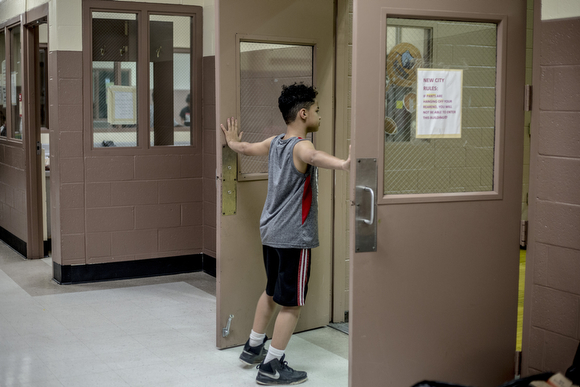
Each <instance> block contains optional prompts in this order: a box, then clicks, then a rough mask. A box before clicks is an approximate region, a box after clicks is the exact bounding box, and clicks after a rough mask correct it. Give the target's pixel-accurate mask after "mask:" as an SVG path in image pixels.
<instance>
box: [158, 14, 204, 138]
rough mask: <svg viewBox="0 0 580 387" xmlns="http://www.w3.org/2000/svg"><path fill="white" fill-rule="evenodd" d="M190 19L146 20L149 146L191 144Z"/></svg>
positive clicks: (163, 17) (165, 16) (177, 17)
mask: <svg viewBox="0 0 580 387" xmlns="http://www.w3.org/2000/svg"><path fill="white" fill-rule="evenodd" d="M191 23H192V21H191V17H189V16H167V15H150V17H149V31H150V32H149V37H150V38H149V39H150V50H149V88H150V90H151V95H150V103H149V127H150V143H151V145H152V146H158V145H177V146H186V145H191V138H192V136H191V131H192V130H194V129H193V125H194V123H195V122H196V120H195V119H194V118H195V117H193V114H194V111H195V110H194V109H192V102H193V101H192V97H191Z"/></svg>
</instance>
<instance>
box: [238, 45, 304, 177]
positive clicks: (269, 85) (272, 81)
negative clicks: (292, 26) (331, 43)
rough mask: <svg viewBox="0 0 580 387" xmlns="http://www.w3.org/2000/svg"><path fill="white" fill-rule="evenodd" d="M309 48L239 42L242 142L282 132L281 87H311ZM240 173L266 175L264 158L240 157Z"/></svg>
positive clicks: (262, 138) (266, 167) (253, 140)
mask: <svg viewBox="0 0 580 387" xmlns="http://www.w3.org/2000/svg"><path fill="white" fill-rule="evenodd" d="M312 74H313V48H312V46H302V45H292V44H272V43H257V42H240V128H241V130H242V131H243V132H244V135H243V140H244V141H248V142H259V141H263V140H265V139H267V138H268V137H271V136H274V135H278V134H281V133H284V132H286V124H285V122H284V119H283V118H282V113H280V110H279V108H278V97H279V96H280V93H281V92H282V86H283V85H291V84H294V83H301V82H302V83H304V84H306V85H312V81H313V79H312ZM239 169H240V173H241V174H242V175H243V174H267V173H268V157H267V156H263V157H262V156H260V157H249V156H241V157H240V167H239Z"/></svg>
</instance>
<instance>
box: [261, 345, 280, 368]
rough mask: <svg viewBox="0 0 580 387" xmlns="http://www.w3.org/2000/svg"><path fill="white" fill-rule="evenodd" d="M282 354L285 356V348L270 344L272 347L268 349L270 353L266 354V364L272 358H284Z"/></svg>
mask: <svg viewBox="0 0 580 387" xmlns="http://www.w3.org/2000/svg"><path fill="white" fill-rule="evenodd" d="M282 356H284V350H283V349H276V348H274V347H272V346H271V345H270V348H269V349H268V354H267V355H266V358H265V359H264V364H266V363H268V362H269V361H270V360H273V359H278V360H280V359H281V358H282Z"/></svg>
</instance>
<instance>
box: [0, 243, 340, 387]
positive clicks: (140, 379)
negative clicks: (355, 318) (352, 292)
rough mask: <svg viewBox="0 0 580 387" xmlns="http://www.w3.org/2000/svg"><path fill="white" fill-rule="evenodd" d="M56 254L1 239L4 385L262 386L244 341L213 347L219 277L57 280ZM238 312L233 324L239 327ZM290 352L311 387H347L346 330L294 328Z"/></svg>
mask: <svg viewBox="0 0 580 387" xmlns="http://www.w3.org/2000/svg"><path fill="white" fill-rule="evenodd" d="M51 270H52V264H51V262H50V259H44V260H36V261H27V260H25V259H23V258H22V257H21V256H20V255H19V254H17V253H15V252H14V251H13V250H12V249H11V248H10V247H8V246H7V245H6V244H4V242H2V241H0V386H1V387H12V386H27V387H32V386H38V387H41V386H42V387H56V386H58V387H73V386H75V387H76V386H78V387H92V386H107V387H115V386H156V387H165V386H176V387H177V386H206V385H208V384H209V383H210V382H211V385H213V386H254V385H256V383H255V376H256V370H255V369H253V368H244V367H242V364H241V363H240V362H239V360H238V355H239V352H240V350H241V349H240V347H237V348H232V349H228V350H223V351H220V350H217V349H216V347H215V313H216V298H215V279H214V278H213V277H211V276H209V275H207V274H205V273H190V274H181V275H174V276H165V277H152V278H143V279H134V280H124V281H113V282H100V283H90V284H83V285H66V286H64V285H63V286H61V285H57V284H56V283H54V282H53V281H52V280H51ZM235 327H236V321H235V318H234V320H233V323H232V329H235ZM287 355H288V356H287V358H288V360H289V363H290V365H291V366H292V367H294V368H296V369H300V370H306V371H307V372H308V376H309V381H308V382H307V383H308V385H309V386H311V387H316V386H333V387H334V386H346V385H348V382H347V375H348V336H347V335H345V334H343V333H341V332H338V331H336V330H334V329H331V328H328V327H327V328H321V329H316V330H313V331H308V332H303V333H299V334H296V335H295V336H294V337H293V338H292V340H291V341H290V344H289V347H288V350H287Z"/></svg>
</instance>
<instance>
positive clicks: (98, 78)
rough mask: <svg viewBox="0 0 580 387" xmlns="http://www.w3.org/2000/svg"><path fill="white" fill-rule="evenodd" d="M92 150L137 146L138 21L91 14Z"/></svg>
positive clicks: (129, 16) (132, 17)
mask: <svg viewBox="0 0 580 387" xmlns="http://www.w3.org/2000/svg"><path fill="white" fill-rule="evenodd" d="M92 16H93V19H92V32H93V35H92V36H93V60H92V78H93V82H92V86H93V90H92V92H93V146H94V147H95V148H98V147H111V146H117V147H133V146H136V145H137V18H136V15H135V14H127V13H110V12H93V14H92Z"/></svg>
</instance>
